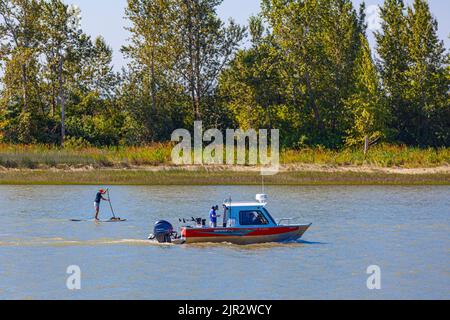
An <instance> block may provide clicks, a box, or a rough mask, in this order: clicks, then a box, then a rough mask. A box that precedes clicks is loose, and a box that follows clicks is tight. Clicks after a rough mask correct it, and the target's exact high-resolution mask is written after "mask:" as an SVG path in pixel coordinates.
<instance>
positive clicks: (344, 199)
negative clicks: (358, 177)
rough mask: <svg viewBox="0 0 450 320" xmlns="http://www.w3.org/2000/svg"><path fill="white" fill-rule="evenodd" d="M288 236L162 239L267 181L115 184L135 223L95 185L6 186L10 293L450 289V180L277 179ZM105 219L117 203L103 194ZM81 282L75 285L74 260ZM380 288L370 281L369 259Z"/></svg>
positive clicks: (0, 200)
mask: <svg viewBox="0 0 450 320" xmlns="http://www.w3.org/2000/svg"><path fill="white" fill-rule="evenodd" d="M266 189H267V190H266V193H268V194H269V196H270V200H269V205H268V210H269V211H270V212H271V213H272V215H273V216H274V217H275V218H276V219H278V218H283V217H298V218H299V220H300V222H302V223H313V225H312V227H311V229H310V230H309V231H308V232H307V233H306V234H305V236H304V238H303V241H299V242H296V243H289V244H265V245H253V246H235V245H229V244H224V245H206V244H204V245H189V246H188V245H184V246H173V245H155V244H153V243H150V242H148V241H146V237H147V236H148V234H149V233H150V232H151V228H152V224H153V223H154V221H155V220H158V219H161V218H164V219H167V220H169V221H173V222H175V221H177V220H178V218H180V217H190V216H202V215H203V216H205V217H207V214H208V211H209V210H208V209H209V208H210V207H211V206H212V205H214V204H221V202H222V199H224V198H227V197H228V196H229V195H231V196H232V198H233V200H236V201H237V200H252V199H254V195H255V194H256V193H259V192H260V189H259V188H257V187H242V186H217V187H209V186H208V187H181V186H179V187H148V186H145V187H127V186H124V187H114V188H113V189H112V193H111V197H112V200H113V205H114V208H115V211H116V215H119V216H121V217H122V218H127V219H129V220H128V221H127V222H124V223H104V224H95V223H93V222H79V223H77V222H70V221H69V220H70V219H72V218H87V219H88V218H91V217H92V207H93V203H92V202H93V198H94V196H95V192H96V190H97V189H96V188H95V187H86V186H0V216H1V219H2V220H1V223H0V299H450V197H449V196H450V187H448V186H444V187H361V186H358V187H351V186H346V187H343V186H330V187H323V186H320V187H319V186H318V187H267V188H266ZM102 216H103V218H109V216H110V210H109V206H108V205H107V204H106V203H104V204H102ZM73 265H75V266H79V268H80V270H81V290H69V289H68V288H67V286H66V281H67V279H68V277H69V274H67V273H66V272H67V268H68V266H73ZM372 265H376V266H379V267H380V269H381V277H380V283H381V289H380V290H369V289H368V287H367V279H368V277H369V276H370V275H368V274H367V268H368V267H369V266H372Z"/></svg>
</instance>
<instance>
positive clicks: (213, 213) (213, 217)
mask: <svg viewBox="0 0 450 320" xmlns="http://www.w3.org/2000/svg"><path fill="white" fill-rule="evenodd" d="M209 219H210V220H211V222H212V223H216V222H217V213H216V210H211V211H210V212H209Z"/></svg>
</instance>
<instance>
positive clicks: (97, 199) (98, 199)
mask: <svg viewBox="0 0 450 320" xmlns="http://www.w3.org/2000/svg"><path fill="white" fill-rule="evenodd" d="M104 194H106V191H105V190H103V189H100V190H99V191H98V192H97V195H96V196H95V201H94V207H95V220H96V221H99V219H98V213H99V211H100V202H101V201H102V200H103V201H109V199H106V198H104V197H103V195H104Z"/></svg>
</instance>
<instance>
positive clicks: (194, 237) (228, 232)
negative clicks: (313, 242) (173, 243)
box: [179, 224, 311, 245]
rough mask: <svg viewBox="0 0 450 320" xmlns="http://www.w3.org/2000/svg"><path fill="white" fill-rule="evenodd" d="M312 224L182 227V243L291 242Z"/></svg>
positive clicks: (242, 243)
mask: <svg viewBox="0 0 450 320" xmlns="http://www.w3.org/2000/svg"><path fill="white" fill-rule="evenodd" d="M310 226H311V225H310V224H309V225H293V226H277V227H270V228H182V229H181V239H180V240H181V241H179V242H182V243H186V244H191V243H225V242H226V243H233V244H241V245H246V244H258V243H270V242H289V241H296V240H298V239H300V238H301V237H302V236H303V234H304V233H305V232H306V231H307V230H308V229H309V227H310Z"/></svg>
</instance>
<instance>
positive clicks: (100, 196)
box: [95, 192, 103, 203]
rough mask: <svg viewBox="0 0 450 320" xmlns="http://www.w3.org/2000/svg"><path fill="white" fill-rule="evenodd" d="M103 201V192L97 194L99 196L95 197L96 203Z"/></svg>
mask: <svg viewBox="0 0 450 320" xmlns="http://www.w3.org/2000/svg"><path fill="white" fill-rule="evenodd" d="M102 199H103V194H102V193H101V192H99V193H97V195H96V196H95V202H96V203H100V201H102Z"/></svg>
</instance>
